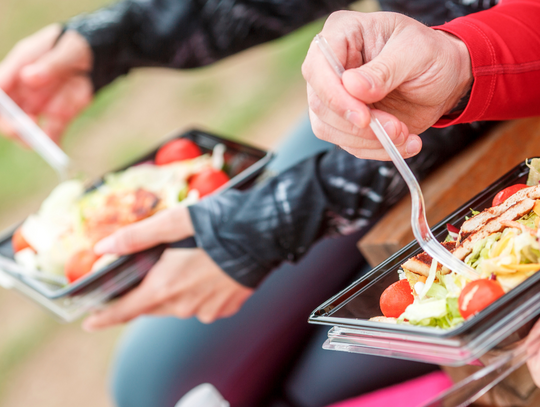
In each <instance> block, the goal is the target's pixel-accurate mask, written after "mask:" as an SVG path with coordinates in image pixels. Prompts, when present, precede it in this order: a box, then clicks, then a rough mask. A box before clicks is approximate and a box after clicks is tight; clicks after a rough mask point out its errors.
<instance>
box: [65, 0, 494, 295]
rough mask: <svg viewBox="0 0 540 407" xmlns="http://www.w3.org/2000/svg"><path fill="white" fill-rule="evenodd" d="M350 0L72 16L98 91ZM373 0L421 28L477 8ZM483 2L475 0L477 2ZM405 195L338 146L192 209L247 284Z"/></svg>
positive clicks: (437, 145)
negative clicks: (136, 71)
mask: <svg viewBox="0 0 540 407" xmlns="http://www.w3.org/2000/svg"><path fill="white" fill-rule="evenodd" d="M349 3H351V1H349V0H124V1H121V2H119V3H116V4H114V5H112V6H110V7H108V8H104V9H101V10H99V11H97V12H95V13H92V14H87V15H81V16H78V17H76V18H74V19H72V20H70V21H69V22H68V23H67V24H66V27H67V29H75V30H77V31H78V32H80V33H81V34H82V35H83V36H84V37H85V38H86V39H87V40H88V42H89V44H90V45H91V47H92V50H93V53H94V68H93V71H92V80H93V83H94V85H95V88H96V90H97V89H99V88H101V87H102V86H104V85H106V84H108V83H109V82H111V81H112V80H114V79H115V78H116V77H118V76H120V75H123V74H125V73H127V72H129V70H130V69H131V68H135V67H141V66H163V67H171V68H192V67H199V66H202V65H207V64H210V63H212V62H214V61H217V60H219V59H221V58H224V57H226V56H228V55H231V54H234V53H237V52H239V51H241V50H244V49H246V48H248V47H251V46H254V45H256V44H260V43H263V42H266V41H269V40H272V39H275V38H277V37H280V36H283V35H285V34H287V33H289V32H291V31H293V30H295V29H296V28H298V27H300V26H302V25H304V24H306V23H308V22H310V21H312V20H315V19H317V18H319V17H322V16H324V15H326V14H328V13H330V12H332V11H336V10H339V9H343V8H346V7H347V6H348V4H349ZM465 3H467V5H463V4H461V0H449V1H445V0H381V4H382V7H383V8H384V9H387V10H392V9H395V10H397V11H401V12H408V14H409V15H412V16H413V17H416V18H418V19H420V20H422V21H424V22H425V23H428V24H440V23H443V22H444V21H445V20H449V19H450V18H453V17H457V16H459V15H463V14H466V13H468V12H470V11H476V10H478V7H480V5H479V4H480V3H479V2H478V1H476V2H475V1H473V2H472V3H471V2H470V1H466V2H465ZM484 3H486V1H485V0H482V4H484ZM479 128H480V127H479V126H476V127H470V126H468V125H463V126H459V127H456V128H448V129H443V130H436V129H430V130H429V131H428V132H426V133H424V135H423V136H422V137H423V141H424V148H423V150H422V152H421V153H420V154H419V155H418V156H417V157H414V158H412V159H410V160H409V163H410V165H411V167H412V168H413V170H414V172H415V173H416V175H417V176H418V177H419V178H424V177H425V176H426V175H427V174H428V173H429V172H430V171H432V170H433V169H434V168H435V167H436V166H438V165H440V164H441V163H443V162H444V161H446V160H447V159H448V158H450V157H451V156H453V155H454V154H455V153H456V152H458V151H460V150H462V149H463V148H465V146H467V145H468V144H469V143H470V142H471V141H472V140H474V139H475V138H476V137H477V136H478V134H479V132H480V131H479ZM405 193H406V187H405V184H404V182H403V181H402V179H401V177H400V176H399V175H398V174H397V173H396V171H395V169H394V166H393V165H392V164H391V163H383V162H376V161H369V160H359V159H356V158H354V157H353V156H351V155H349V154H348V153H346V152H345V151H343V150H340V149H335V150H332V151H329V152H327V153H323V154H319V155H317V156H316V157H313V158H311V159H308V160H306V161H304V162H303V163H301V164H299V165H296V166H295V167H293V168H291V169H290V170H288V171H286V172H284V173H282V174H280V175H278V176H276V177H274V178H272V179H270V180H268V181H266V182H265V183H263V184H261V185H259V186H258V187H256V188H254V189H252V190H250V191H247V192H238V191H228V192H226V193H223V194H221V195H217V196H212V197H208V198H207V199H205V200H203V201H201V202H200V203H198V204H197V205H194V206H192V207H191V208H190V212H191V216H192V219H193V223H194V226H195V230H196V240H197V243H198V245H199V246H200V247H202V248H204V249H205V250H206V251H207V252H208V253H209V255H210V256H211V257H212V258H213V259H214V261H215V262H216V263H217V264H218V265H219V266H220V267H221V268H222V269H223V270H225V271H226V272H227V273H228V274H229V275H231V276H232V277H233V278H235V279H236V280H237V281H239V282H241V283H242V284H245V285H247V286H251V287H255V286H256V285H257V284H259V283H260V281H261V280H262V279H263V278H264V277H265V276H266V275H267V274H268V272H270V271H271V270H272V269H273V268H275V267H276V266H277V265H279V264H280V263H281V262H283V261H296V260H298V259H299V258H301V257H302V256H303V255H304V254H305V253H306V252H307V251H308V250H309V248H310V246H312V245H313V243H314V242H315V241H316V240H318V239H320V238H321V237H323V236H327V235H331V234H335V233H348V232H351V231H355V230H362V229H363V230H367V229H368V228H369V226H370V225H372V224H373V223H374V222H375V221H376V220H377V219H378V218H379V217H380V216H381V215H382V214H383V213H384V212H385V211H386V210H387V209H388V208H389V207H390V206H391V205H392V204H394V203H395V202H396V201H397V200H399V199H400V198H401V197H402V196H404V195H405Z"/></svg>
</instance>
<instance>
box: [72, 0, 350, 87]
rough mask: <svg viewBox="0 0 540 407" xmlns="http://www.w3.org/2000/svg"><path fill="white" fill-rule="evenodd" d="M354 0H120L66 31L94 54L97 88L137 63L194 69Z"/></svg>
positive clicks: (279, 34)
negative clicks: (83, 41)
mask: <svg viewBox="0 0 540 407" xmlns="http://www.w3.org/2000/svg"><path fill="white" fill-rule="evenodd" d="M351 2H352V0H292V1H271V0H263V1H253V0H244V1H237V0H223V1H219V2H216V1H208V0H123V1H120V2H119V3H116V4H114V5H112V6H110V7H108V8H104V9H101V10H98V11H97V12H95V13H92V14H86V15H81V16H78V17H76V18H74V19H72V20H70V21H69V22H68V23H67V28H68V29H74V30H77V31H78V32H79V33H81V34H82V35H83V36H84V37H85V38H86V40H87V41H88V42H89V44H90V45H91V47H92V50H93V52H94V61H95V62H94V69H93V72H92V76H93V82H94V86H95V88H96V89H99V88H100V87H102V86H104V85H106V84H108V83H109V82H111V81H112V80H114V79H115V78H116V77H118V76H120V75H123V74H125V73H127V72H128V71H129V70H130V69H131V68H134V67H140V66H163V67H173V68H193V67H199V66H203V65H208V64H210V63H213V62H215V61H217V60H219V59H222V58H224V57H226V56H229V55H232V54H234V53H236V52H239V51H242V50H244V49H246V48H249V47H251V46H254V45H257V44H260V43H263V42H266V41H270V40H273V39H275V38H278V37H281V36H283V35H285V34H287V33H290V32H291V31H293V30H295V29H297V28H299V27H301V26H302V25H304V24H306V23H308V22H310V21H313V20H315V19H317V18H319V17H322V16H324V15H325V14H328V13H330V12H332V11H335V10H338V9H341V8H344V7H346V6H347V5H348V4H349V3H351Z"/></svg>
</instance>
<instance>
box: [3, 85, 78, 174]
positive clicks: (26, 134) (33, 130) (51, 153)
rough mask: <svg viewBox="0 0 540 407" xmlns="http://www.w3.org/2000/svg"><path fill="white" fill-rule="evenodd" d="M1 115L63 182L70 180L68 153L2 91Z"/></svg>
mask: <svg viewBox="0 0 540 407" xmlns="http://www.w3.org/2000/svg"><path fill="white" fill-rule="evenodd" d="M0 115H1V116H2V117H4V118H5V119H6V120H7V121H8V122H9V123H10V124H11V125H12V126H13V127H14V128H15V129H16V130H17V132H18V134H19V136H20V137H21V139H22V140H23V141H24V142H25V143H26V144H27V145H28V146H29V147H31V148H32V149H33V150H34V151H35V152H36V153H38V154H39V155H40V156H41V157H42V158H43V159H44V160H45V161H46V162H47V163H48V164H49V165H50V166H51V167H52V168H53V169H54V170H55V171H56V173H57V174H58V177H59V178H60V180H61V181H65V180H67V179H69V178H70V176H71V174H70V172H71V171H70V170H71V166H70V165H71V163H70V159H69V157H68V156H67V155H66V153H64V151H62V149H61V148H60V147H58V146H57V145H56V144H55V143H54V141H52V140H51V139H50V138H49V137H48V136H47V135H46V134H45V132H44V131H43V130H41V128H40V127H39V126H38V125H37V124H36V123H34V121H33V120H32V119H30V117H28V115H27V114H26V113H25V112H24V111H23V110H22V109H21V108H20V107H19V106H18V105H17V104H16V103H15V102H14V101H13V100H12V99H11V98H10V97H9V96H8V95H7V94H6V93H5V92H4V91H3V90H2V89H0Z"/></svg>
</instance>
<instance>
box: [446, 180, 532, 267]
mask: <svg viewBox="0 0 540 407" xmlns="http://www.w3.org/2000/svg"><path fill="white" fill-rule="evenodd" d="M528 189H529V188H528ZM516 195H517V194H516ZM508 200H510V198H509V199H508ZM508 200H507V201H508ZM534 203H535V201H534V200H533V199H529V198H525V199H523V200H522V201H520V202H518V203H514V204H513V205H511V206H509V207H508V208H507V210H506V212H504V213H502V214H501V215H500V216H498V217H496V218H491V219H490V220H488V221H487V222H486V223H485V224H484V226H482V227H481V228H480V229H478V230H477V231H476V232H473V233H470V234H469V236H468V237H467V238H466V239H465V240H463V241H462V242H461V243H460V244H459V245H458V246H457V247H456V249H455V250H454V251H453V254H454V256H456V257H457V258H458V259H460V260H463V259H464V258H465V257H466V256H467V255H468V254H469V253H470V252H472V250H473V247H474V244H475V243H476V242H478V241H479V240H482V239H485V238H486V237H488V236H489V235H491V234H493V233H496V232H500V231H501V230H503V229H504V228H505V227H506V226H505V225H504V221H506V220H511V221H512V220H516V219H519V218H521V217H522V216H523V215H526V214H527V213H529V212H530V211H531V209H532V208H533V206H534ZM502 205H503V204H501V205H499V206H498V207H500V206H502ZM498 207H496V208H498ZM479 215H480V214H478V215H476V216H479ZM476 216H475V217H476Z"/></svg>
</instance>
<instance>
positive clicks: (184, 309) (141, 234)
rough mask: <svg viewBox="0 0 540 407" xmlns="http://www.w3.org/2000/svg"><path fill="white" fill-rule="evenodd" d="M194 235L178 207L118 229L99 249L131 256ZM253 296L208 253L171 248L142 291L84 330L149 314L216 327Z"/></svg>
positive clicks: (100, 314) (131, 294)
mask: <svg viewBox="0 0 540 407" xmlns="http://www.w3.org/2000/svg"><path fill="white" fill-rule="evenodd" d="M193 233H194V231H193V225H192V223H191V219H190V217H189V211H188V210H187V208H185V207H178V208H174V209H169V210H165V211H162V212H159V213H157V214H156V215H154V216H152V217H150V218H148V219H145V220H143V221H141V222H138V223H134V224H133V225H129V226H126V227H124V228H122V229H120V230H118V231H117V232H115V233H114V234H112V235H111V236H109V237H107V238H105V239H103V240H101V241H100V242H98V243H97V244H96V246H95V248H94V251H96V253H97V254H104V253H115V254H120V255H122V254H129V253H133V252H137V251H140V250H144V249H147V248H149V247H152V246H156V245H158V244H160V243H170V242H175V241H178V240H181V239H185V238H186V237H188V236H192V235H193ZM252 293H253V290H252V289H250V288H247V287H244V286H242V285H241V284H239V283H237V282H236V281H235V280H233V279H232V278H231V277H229V276H228V275H227V274H225V272H223V271H222V270H221V269H220V268H219V267H218V266H217V265H216V264H215V263H214V261H213V260H212V259H211V258H210V257H209V256H208V255H207V254H206V253H205V252H204V250H202V249H167V250H165V252H164V253H163V255H162V256H161V258H160V260H159V261H158V262H157V263H156V264H155V265H154V267H153V268H152V269H151V270H150V272H149V273H148V275H147V276H146V277H145V278H144V280H143V281H142V283H141V284H140V285H139V286H138V287H137V288H135V289H134V290H132V291H130V292H129V293H127V294H126V295H124V296H123V297H122V298H120V299H119V300H118V301H117V302H116V303H114V304H112V305H111V306H109V307H108V308H106V309H105V310H103V311H99V312H96V313H94V314H93V315H91V316H90V317H88V318H87V319H86V320H85V321H84V323H83V328H84V329H86V330H87V331H95V330H99V329H103V328H107V327H110V326H113V325H116V324H120V323H124V322H128V321H130V320H132V319H134V318H136V317H138V316H139V315H143V314H147V315H172V316H175V317H178V318H190V317H192V316H196V317H197V318H199V320H200V321H201V322H204V323H210V322H213V321H214V320H216V319H219V318H225V317H228V316H231V315H233V314H235V313H236V312H237V311H238V310H239V309H240V308H241V307H242V305H243V304H244V302H245V301H246V300H247V299H248V298H249V297H250V296H251V294H252Z"/></svg>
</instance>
